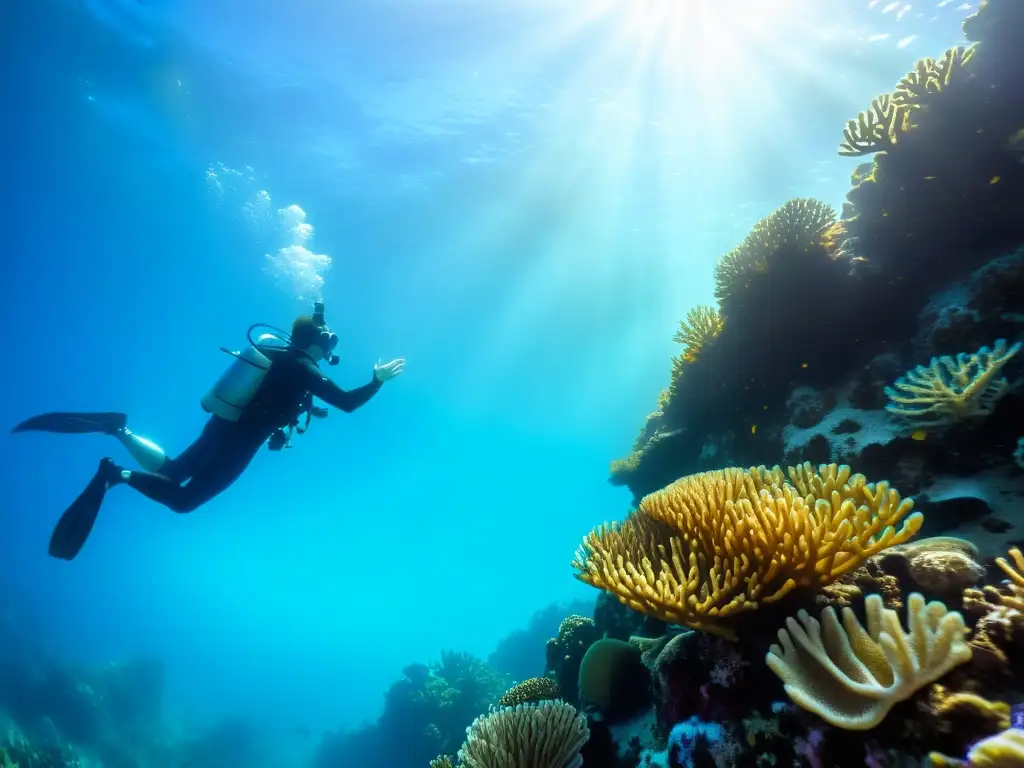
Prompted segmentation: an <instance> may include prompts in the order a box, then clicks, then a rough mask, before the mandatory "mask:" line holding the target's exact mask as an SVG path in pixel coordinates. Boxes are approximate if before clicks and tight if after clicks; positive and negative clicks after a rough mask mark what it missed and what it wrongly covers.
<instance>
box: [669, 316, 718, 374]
mask: <svg viewBox="0 0 1024 768" xmlns="http://www.w3.org/2000/svg"><path fill="white" fill-rule="evenodd" d="M721 330H722V317H721V315H719V314H718V310H717V309H715V308H714V307H711V306H708V305H706V304H701V305H700V306H698V307H694V308H693V309H691V310H690V311H689V312H687V313H686V319H685V320H683V321H681V322H680V323H679V330H678V331H676V335H675V336H673V337H672V341H674V342H676V343H678V344H682V345H683V360H685V361H687V362H693V361H694V360H696V359H697V356H698V355H699V354H700V351H701V350H702V349H703V348H704V347H705V346H706V345H707V344H709V343H710V342H711V341H712V340H713V339H714V338H715V336H717V335H718V333H719V331H721Z"/></svg>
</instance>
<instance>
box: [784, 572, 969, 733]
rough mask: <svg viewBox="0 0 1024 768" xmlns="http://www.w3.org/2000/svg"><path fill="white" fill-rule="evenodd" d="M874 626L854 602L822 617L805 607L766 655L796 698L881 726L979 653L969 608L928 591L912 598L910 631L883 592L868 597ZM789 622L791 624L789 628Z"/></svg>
mask: <svg viewBox="0 0 1024 768" xmlns="http://www.w3.org/2000/svg"><path fill="white" fill-rule="evenodd" d="M865 609H866V612H867V629H866V630H865V629H864V627H863V626H862V625H861V624H860V622H859V621H857V617H856V615H855V614H854V613H853V611H852V610H851V609H849V608H844V609H843V624H842V625H840V624H839V620H838V619H837V618H836V612H835V609H834V608H832V607H831V606H829V607H828V608H826V609H825V610H824V611H822V614H821V617H822V623H821V624H819V623H818V621H817V620H816V619H814V618H812V617H811V616H809V615H808V614H807V612H806V611H800V612H799V613H798V614H797V618H796V619H794V618H792V617H790V618H789V619H787V620H786V627H787V629H780V630H779V642H780V643H781V648H780V647H779V646H778V645H772V646H771V648H770V649H769V651H768V654H767V656H766V658H765V661H766V663H767V664H768V666H769V668H770V669H771V670H772V671H773V672H774V673H775V674H776V675H778V676H779V678H780V679H781V680H782V682H783V683H784V684H785V689H786V693H787V694H789V697H790V699H792V700H793V702H794V703H796V704H797V705H799V706H801V707H803V708H804V709H806V710H808V711H809V712H813V713H814V714H816V715H818V716H819V717H821V718H822V719H823V720H825V721H826V722H828V723H831V724H832V725H835V726H837V727H840V728H846V729H849V730H868V729H871V728H874V727H875V726H876V725H878V724H879V723H880V722H882V720H883V719H884V718H885V716H886V714H888V712H889V710H890V709H891V708H892V707H893V705H895V704H896V703H898V702H900V701H903V700H905V699H907V698H909V697H910V696H912V695H913V694H914V693H915V692H916V691H918V690H920V689H921V688H922V687H924V686H925V685H927V684H928V683H932V682H934V681H935V680H938V679H939V678H940V677H942V676H943V675H944V674H946V673H947V672H949V671H950V670H951V669H953V668H954V667H956V666H958V665H960V664H963V663H964V662H966V661H968V660H970V658H971V647H970V646H969V645H968V644H967V642H966V641H965V636H966V634H967V628H966V627H965V625H964V619H963V616H961V615H960V614H959V613H957V612H955V611H948V610H947V609H946V606H945V605H943V604H942V603H940V602H932V603H926V602H925V599H924V597H923V596H922V595H921V594H920V593H917V592H915V593H913V594H911V595H910V596H909V597H908V598H907V623H908V626H909V628H910V631H909V632H904V631H903V628H902V627H901V626H900V620H899V617H898V616H897V615H896V612H895V611H892V610H889V609H887V608H885V606H884V605H883V603H882V598H881V596H879V595H868V597H867V598H866V599H865ZM787 630H788V631H787Z"/></svg>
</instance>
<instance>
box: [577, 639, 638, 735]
mask: <svg viewBox="0 0 1024 768" xmlns="http://www.w3.org/2000/svg"><path fill="white" fill-rule="evenodd" d="M579 699H580V704H581V705H582V706H584V707H587V708H593V709H594V710H596V711H597V712H599V713H600V714H601V716H602V718H604V719H605V720H607V721H608V722H609V723H613V722H619V721H622V720H625V719H628V718H630V717H633V716H635V715H636V714H637V713H638V712H640V711H641V710H643V709H645V708H646V707H648V705H649V704H650V701H651V673H650V671H649V670H648V669H647V667H646V666H644V663H643V661H642V659H641V652H640V649H639V648H637V647H636V646H635V645H632V644H630V643H627V642H623V641H622V640H616V639H614V638H611V637H604V638H601V639H600V640H597V641H596V642H594V643H593V644H591V646H590V647H589V648H588V649H587V652H586V653H585V654H584V655H583V660H582V662H580V674H579Z"/></svg>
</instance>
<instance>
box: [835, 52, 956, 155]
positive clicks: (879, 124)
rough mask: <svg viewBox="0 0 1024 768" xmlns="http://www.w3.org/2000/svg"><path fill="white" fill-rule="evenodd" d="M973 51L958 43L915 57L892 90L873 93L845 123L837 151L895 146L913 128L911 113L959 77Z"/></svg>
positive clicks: (862, 152) (853, 152)
mask: <svg viewBox="0 0 1024 768" xmlns="http://www.w3.org/2000/svg"><path fill="white" fill-rule="evenodd" d="M973 55H974V47H973V46H958V47H955V48H950V49H948V50H947V51H946V52H945V54H943V56H942V58H941V59H939V60H935V59H932V58H927V59H921V60H920V61H918V62H917V63H916V64H915V65H914V68H913V69H912V70H911V71H910V72H908V73H907V74H906V75H905V76H904V77H903V79H902V80H900V82H899V83H898V84H897V86H896V89H895V91H894V92H893V93H885V94H882V95H881V96H877V97H875V99H874V100H873V101H872V102H871V106H870V107H869V108H868V109H867V110H865V111H864V112H861V113H860V114H859V115H857V117H856V118H855V119H853V120H850V121H849V122H848V123H847V124H846V127H845V128H844V129H843V142H842V144H840V145H839V154H840V155H844V156H846V157H856V156H859V155H868V154H871V153H872V152H878V151H880V150H887V149H891V148H892V147H895V146H896V145H897V144H899V142H900V140H901V139H902V137H903V136H904V134H906V133H907V132H908V131H909V130H911V129H912V128H913V120H912V118H913V113H914V112H915V111H916V110H918V109H921V108H923V107H925V106H927V105H928V101H929V99H930V98H931V97H932V96H934V95H935V94H938V93H942V92H944V91H945V89H946V88H947V87H948V86H949V85H950V84H951V83H953V82H954V80H955V79H957V78H959V77H962V76H963V70H964V67H965V66H966V65H967V63H968V62H969V61H970V60H971V57H972V56H973Z"/></svg>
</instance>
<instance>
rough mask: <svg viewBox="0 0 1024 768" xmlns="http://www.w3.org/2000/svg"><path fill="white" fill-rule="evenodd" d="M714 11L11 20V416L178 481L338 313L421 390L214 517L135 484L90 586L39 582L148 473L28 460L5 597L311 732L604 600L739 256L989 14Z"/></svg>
mask: <svg viewBox="0 0 1024 768" xmlns="http://www.w3.org/2000/svg"><path fill="white" fill-rule="evenodd" d="M691 4H692V6H693V7H692V8H690V9H689V10H687V9H685V8H684V9H683V10H680V9H679V8H675V10H674V11H673V10H672V7H673V6H685V5H687V4H686V3H683V2H676V3H674V4H673V3H667V0H649V1H648V2H640V0H635V2H626V1H625V0H622V2H592V3H590V2H588V3H581V2H579V1H578V0H576V2H567V1H566V0H529V1H527V0H509V1H508V2H503V3H500V4H498V3H492V2H483V0H461V1H460V2H455V0H438V1H437V2H432V3H426V2H416V1H415V0H389V2H384V3H382V2H376V1H375V2H364V0H348V1H347V2H345V3H323V2H312V1H311V0H302V1H301V2H291V3H270V2H259V3H254V2H245V3H243V2H239V1H238V0H179V1H177V2H173V1H172V0H88V1H87V2H75V1H72V0H36V1H35V2H32V3H12V2H8V3H4V4H3V5H2V7H0V38H2V39H0V42H2V50H3V52H4V54H5V57H4V68H3V75H2V88H3V91H2V94H0V95H2V103H3V105H4V107H3V115H4V117H3V118H2V124H0V131H2V136H0V138H2V142H0V153H2V154H0V168H2V175H0V185H2V186H0V195H2V206H0V210H2V214H3V228H2V232H3V253H4V257H3V261H2V265H3V272H2V276H0V321H2V325H3V328H4V329H5V333H6V358H7V363H6V365H5V371H6V375H5V376H4V380H3V384H2V394H3V397H2V400H0V423H3V424H10V425H13V424H14V423H16V422H18V421H20V420H21V419H23V418H25V417H27V416H30V415H33V414H35V413H39V412H43V411H49V410H119V411H125V412H127V413H129V414H130V415H131V424H132V426H133V427H134V428H135V429H136V430H137V431H139V432H141V433H143V434H145V435H147V436H149V437H151V438H152V439H154V440H156V441H157V442H158V443H160V444H161V445H163V446H164V447H165V448H166V449H167V450H168V451H169V452H170V453H172V454H173V453H177V452H178V451H180V450H181V449H183V448H184V447H185V446H186V445H187V444H188V443H189V442H190V441H191V440H192V439H193V438H194V437H195V436H196V435H197V434H198V431H199V430H200V429H201V427H202V424H203V423H204V419H205V415H204V414H203V413H202V412H201V410H200V408H199V398H200V397H201V396H202V394H203V393H204V392H205V391H206V390H207V389H208V388H209V386H210V385H211V383H212V382H213V381H214V380H215V379H216V377H217V376H218V375H219V374H220V372H221V370H222V368H223V366H224V365H225V364H226V363H227V361H228V358H227V357H226V356H225V355H224V354H223V353H221V352H220V351H219V347H221V346H229V347H233V348H240V347H241V346H242V345H244V344H245V331H246V328H247V327H248V326H249V324H251V323H254V322H257V321H264V322H269V323H274V324H277V325H282V326H287V325H288V324H290V322H291V320H292V319H293V318H294V317H295V316H296V315H298V314H301V313H303V312H306V311H308V309H309V303H310V301H311V299H312V298H313V297H314V295H316V296H318V297H322V298H323V300H324V301H325V302H326V305H327V314H328V320H329V322H330V323H331V325H332V326H333V327H334V328H335V330H337V331H338V332H339V333H340V335H341V344H340V347H339V352H340V354H341V357H342V361H341V364H340V365H339V366H338V367H337V368H333V369H330V371H329V372H330V373H331V375H332V376H333V377H334V378H335V379H336V380H337V381H338V382H339V383H340V384H341V385H342V386H345V387H354V386H357V385H359V384H362V383H364V382H366V381H368V380H369V378H370V375H371V369H372V365H373V363H374V362H375V361H376V360H377V359H378V358H381V359H383V360H389V359H391V358H394V357H404V358H406V360H407V364H406V372H405V374H404V375H403V376H402V377H400V378H398V379H396V380H394V381H392V382H388V383H387V384H385V386H384V388H383V389H382V391H381V392H380V393H379V394H378V395H377V396H376V397H375V398H374V399H373V400H372V401H371V402H370V403H369V404H368V405H367V406H365V407H364V408H363V409H361V410H359V411H358V412H356V413H354V414H352V415H345V414H343V413H332V414H331V416H330V417H329V418H328V419H327V420H326V422H318V423H316V424H315V425H314V427H313V429H312V430H311V431H310V432H309V433H308V434H306V435H303V436H302V437H300V438H298V439H297V440H296V441H295V446H294V447H293V448H292V449H290V450H288V451H285V452H283V453H280V454H275V453H270V452H267V451H263V452H261V453H260V455H259V456H258V457H257V459H256V460H255V461H254V462H253V465H252V466H251V468H250V469H249V471H248V472H247V473H246V475H245V476H244V477H243V478H242V479H241V480H240V481H239V482H238V483H237V484H236V485H235V486H234V487H232V488H231V489H229V491H227V492H225V493H224V494H222V495H221V496H220V497H218V498H217V499H215V500H214V501H212V502H211V503H209V504H208V505H206V506H205V507H203V508H202V509H200V510H198V511H196V512H194V513H192V514H190V515H185V516H182V515H175V514H173V513H171V512H169V511H167V510H166V509H164V508H162V507H159V506H157V505H155V504H153V503H151V502H149V501H147V500H145V499H143V498H141V497H140V496H138V495H137V494H134V493H133V492H131V491H129V490H127V489H117V490H115V491H114V492H112V493H111V494H110V497H109V498H108V500H107V503H106V505H105V507H104V510H103V513H102V515H101V518H100V520H99V522H98V524H97V528H96V530H95V531H94V533H93V536H92V538H91V539H90V541H89V543H88V544H87V546H86V548H85V549H84V551H83V552H82V554H81V555H80V556H79V557H78V558H77V559H76V560H74V561H73V562H70V563H68V562H62V561H57V560H54V559H52V558H49V557H47V555H46V543H47V540H48V537H49V534H50V530H51V528H52V526H53V524H54V522H55V521H56V519H57V517H58V516H59V513H60V511H61V510H63V509H64V507H65V506H66V505H67V504H68V503H69V502H70V501H71V500H72V499H73V498H74V497H75V495H77V493H78V492H79V491H80V490H81V488H82V486H83V485H84V483H85V482H86V481H87V480H88V478H89V477H90V476H91V474H92V472H93V471H94V469H95V465H96V461H97V460H98V459H99V458H100V457H101V456H104V455H113V456H114V457H115V458H117V459H118V460H119V461H126V460H127V457H126V456H125V455H124V454H123V453H122V452H121V449H120V448H119V447H118V446H117V445H116V444H114V443H113V441H111V440H110V439H109V438H103V437H99V436H74V437H69V436H58V435H38V434H31V435H12V436H3V437H0V483H2V487H3V489H4V491H5V494H6V495H5V497H4V499H3V500H2V502H0V516H2V523H3V528H2V531H0V562H2V563H3V569H2V572H0V573H2V581H0V589H2V590H3V593H2V594H3V595H4V599H5V600H10V601H11V602H13V603H15V604H17V605H19V606H21V607H20V608H19V610H26V611H28V612H29V613H30V614H31V615H32V616H34V620H35V621H37V622H38V623H39V628H38V630H36V629H32V630H31V631H32V632H36V631H38V633H39V634H38V635H33V637H38V638H39V642H46V643H49V644H50V645H52V646H53V649H54V653H57V654H60V655H66V656H68V657H70V658H73V659H76V660H82V661H89V662H106V661H108V660H116V659H121V658H125V657H129V656H134V655H137V654H153V655H157V656H159V657H160V658H161V659H162V660H163V661H164V662H165V665H166V669H167V690H166V698H165V701H166V705H167V709H168V711H170V712H174V713H178V714H179V715H183V716H187V717H188V718H189V719H193V720H196V721H204V720H208V719H214V718H217V717H220V716H223V715H226V714H231V715H234V714H239V715H248V716H254V717H257V718H260V719H261V720H262V721H263V722H265V723H268V724H273V726H274V727H280V728H281V729H282V733H283V735H282V737H281V738H288V735H289V734H290V733H291V732H292V729H293V728H294V726H296V725H303V726H305V727H307V728H309V729H311V730H312V731H313V732H314V733H316V732H318V731H319V730H321V729H328V728H335V727H338V726H341V725H354V724H357V723H359V722H360V721H362V720H368V719H373V718H375V717H376V716H377V714H378V713H379V711H380V709H381V706H382V702H383V699H382V696H383V692H384V691H385V690H386V688H387V686H388V685H389V684H390V682H391V681H392V680H394V679H395V678H396V676H397V675H398V674H399V673H400V670H401V669H402V668H403V667H404V666H405V665H406V664H408V663H411V662H413V661H421V662H427V661H430V660H433V659H435V658H436V657H437V655H438V654H439V653H440V651H441V649H442V648H456V649H459V650H465V651H469V652H472V653H474V654H477V655H480V656H486V655H487V654H488V653H489V652H490V651H491V650H492V649H493V648H494V647H495V645H496V644H497V642H498V641H499V640H500V639H501V638H502V637H504V636H505V635H506V634H508V632H510V631H511V630H513V629H515V628H517V627H521V626H523V625H525V623H526V622H527V621H528V619H529V617H530V616H531V615H532V614H533V612H534V611H536V610H538V609H539V608H541V607H543V606H545V605H547V604H548V603H550V602H552V601H554V600H563V599H571V598H574V597H580V596H582V597H586V598H592V597H593V591H592V590H591V589H590V588H588V587H585V586H583V585H581V584H579V583H578V582H576V581H575V580H574V579H573V578H572V572H571V569H570V568H569V561H570V560H571V557H572V553H573V551H574V549H575V547H576V546H577V544H578V542H579V539H580V538H581V537H582V535H583V534H584V533H586V532H587V531H588V530H589V529H590V528H591V527H592V526H593V525H594V524H596V523H598V522H601V521H603V520H606V519H612V518H615V517H620V516H621V513H622V512H623V510H624V508H625V506H626V505H627V504H628V502H629V499H628V493H627V492H626V491H624V490H622V489H618V488H613V487H611V486H610V485H609V484H608V483H607V482H606V478H607V468H608V462H609V460H610V459H612V458H615V457H617V456H620V455H623V454H624V453H626V452H627V451H628V448H629V445H630V444H631V443H632V440H633V438H634V436H635V432H636V429H637V427H638V425H639V424H641V423H642V421H643V418H644V416H645V414H646V410H647V409H648V406H649V404H650V403H652V402H654V400H655V399H656V397H657V393H658V390H659V389H660V388H661V387H663V386H665V385H666V384H667V378H668V359H669V357H670V355H672V354H673V353H674V352H675V351H676V350H675V348H674V347H675V345H674V344H673V342H672V340H671V338H672V331H673V330H674V327H675V325H676V323H677V321H678V319H679V318H680V317H682V316H683V315H684V313H685V311H686V310H687V309H688V308H690V307H691V306H693V305H695V304H697V303H701V302H710V300H711V298H712V291H713V280H712V269H713V267H714V263H715V261H716V259H717V258H718V257H719V256H720V255H721V254H722V253H724V252H725V251H727V250H729V249H730V248H731V247H732V246H733V245H735V243H736V242H738V241H739V240H740V239H741V238H742V236H743V234H745V233H746V231H748V229H749V228H750V226H751V225H752V224H753V222H754V221H756V220H757V219H758V218H760V217H762V216H764V215H766V214H767V213H769V212H770V211H771V210H772V209H774V208H775V207H777V206H778V205H780V204H782V203H783V202H785V200H786V199H788V198H790V197H793V196H816V197H818V198H820V199H824V200H826V201H828V202H831V203H833V204H834V205H837V206H838V205H840V204H841V202H842V196H843V194H845V192H846V191H847V189H848V187H849V184H848V178H849V172H850V170H851V169H852V167H853V166H854V165H856V163H855V161H850V160H844V159H843V158H840V157H838V156H837V155H836V147H837V145H838V143H839V141H840V140H841V131H842V127H843V125H844V124H845V122H846V121H847V120H848V119H850V118H852V117H854V116H855V115H856V114H857V112H858V111H860V110H861V109H862V108H863V107H864V105H865V104H867V103H869V102H870V99H871V98H872V97H873V96H874V95H876V94H878V93H881V92H884V91H888V90H891V88H892V86H893V85H894V84H895V82H896V81H897V80H898V79H899V78H900V77H901V76H902V75H903V74H904V73H905V72H906V71H907V69H908V64H909V63H911V62H912V61H913V59H915V58H918V57H920V56H924V55H932V54H934V52H935V51H937V50H942V49H943V48H944V47H945V46H948V45H951V44H954V43H955V42H957V41H958V40H959V39H960V26H959V25H960V22H961V20H962V19H963V17H964V16H965V15H966V14H967V13H969V12H970V9H969V7H968V6H967V5H966V4H965V5H963V6H961V5H959V4H958V3H956V2H953V3H939V4H938V5H936V3H935V2H933V1H930V2H929V3H928V4H927V5H918V4H914V7H913V8H911V9H910V10H908V11H904V10H903V6H904V5H906V4H896V3H894V4H892V5H893V7H892V8H888V4H887V3H885V2H884V1H883V2H880V3H870V4H869V3H868V2H867V1H866V0H849V1H845V0H844V1H840V0H789V1H788V2H780V3H777V4H772V3H769V2H768V1H767V0H763V2H755V0H750V1H749V2H738V1H737V0H733V2H724V1H723V2H720V3H715V4H708V3H705V2H698V0H692V3H691ZM769 5H773V6H774V7H775V8H776V10H775V11H774V12H773V13H771V14H766V13H764V10H763V9H764V7H766V6H769ZM716 7H717V8H718V10H714V9H715V8H716ZM908 7H909V6H908ZM887 8H888V10H887ZM701 9H703V10H701ZM658 14H667V15H666V16H665V18H670V19H674V20H675V22H674V24H675V26H673V25H672V24H667V23H660V22H658V18H659V17H658ZM686 14H689V15H686ZM261 193H263V194H261ZM290 205H297V206H299V207H301V209H302V211H303V212H304V214H305V222H306V223H308V224H310V225H312V227H313V236H312V238H311V239H308V240H305V241H300V240H297V239H296V237H295V236H294V233H290V232H288V231H287V230H286V228H285V227H284V226H283V225H282V221H281V217H280V216H278V213H277V212H278V210H279V209H285V208H287V207H288V206H290ZM297 243H298V244H302V245H303V246H304V247H308V248H309V250H310V252H311V253H313V254H323V255H326V256H329V258H330V261H331V264H330V267H329V268H327V269H325V270H323V271H322V275H321V277H322V280H323V283H322V286H319V285H318V281H317V280H316V279H313V278H315V277H316V276H315V275H313V276H312V277H311V276H310V275H309V274H308V273H307V274H305V275H302V274H299V275H295V274H292V275H285V276H280V275H278V276H275V275H274V274H272V273H271V270H268V266H269V265H270V264H271V261H269V260H268V258H267V256H268V255H270V256H275V255H277V254H278V253H279V249H281V248H286V247H288V246H289V245H295V244H297ZM289 253H291V252H289ZM300 297H301V298H300ZM26 621H27V619H26ZM28 631H29V630H28V629H26V632H28ZM268 727H271V726H269V725H268Z"/></svg>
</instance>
